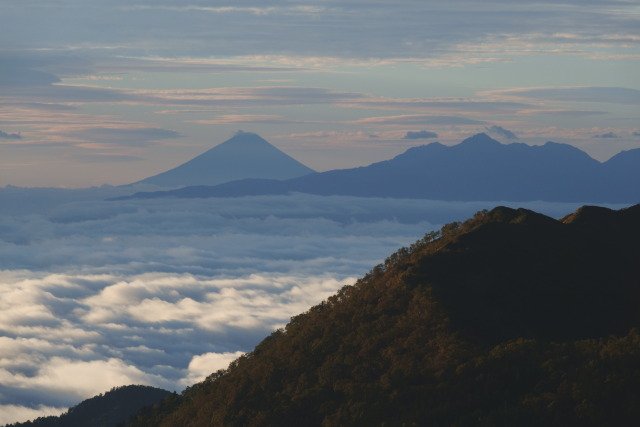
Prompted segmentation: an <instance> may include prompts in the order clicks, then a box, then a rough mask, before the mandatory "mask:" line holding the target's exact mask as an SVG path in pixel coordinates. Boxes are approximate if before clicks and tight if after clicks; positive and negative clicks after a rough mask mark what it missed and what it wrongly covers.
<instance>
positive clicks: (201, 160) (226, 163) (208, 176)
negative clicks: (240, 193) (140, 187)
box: [140, 131, 314, 187]
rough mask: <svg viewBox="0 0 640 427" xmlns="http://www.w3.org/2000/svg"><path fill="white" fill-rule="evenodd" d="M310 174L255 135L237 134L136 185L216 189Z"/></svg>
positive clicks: (240, 132) (248, 133)
mask: <svg viewBox="0 0 640 427" xmlns="http://www.w3.org/2000/svg"><path fill="white" fill-rule="evenodd" d="M313 172H314V171H313V169H310V168H308V167H307V166H305V165H303V164H302V163H300V162H298V161H297V160H295V159H294V158H292V157H290V156H288V155H287V154H285V153H283V152H282V151H280V150H279V149H278V148H276V147H274V146H273V145H271V144H270V143H269V142H267V141H266V140H265V139H263V138H261V137H260V136H258V135H257V134H255V133H251V132H243V131H238V132H236V134H235V135H234V136H233V137H232V138H230V139H228V140H227V141H225V142H223V143H222V144H219V145H216V146H215V147H213V148H211V149H210V150H208V151H206V152H204V153H202V154H201V155H199V156H197V157H195V158H193V159H191V160H189V161H188V162H186V163H183V164H182V165H180V166H178V167H176V168H174V169H171V170H168V171H166V172H163V173H160V174H158V175H155V176H152V177H149V178H146V179H144V180H142V181H140V183H144V184H152V185H157V186H161V187H184V186H193V185H217V184H222V183H225V182H229V181H235V180H241V179H250V178H259V179H277V180H280V179H290V178H296V177H300V176H303V175H307V174H310V173H313Z"/></svg>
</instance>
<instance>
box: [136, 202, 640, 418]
mask: <svg viewBox="0 0 640 427" xmlns="http://www.w3.org/2000/svg"><path fill="white" fill-rule="evenodd" d="M639 240H640V205H637V206H634V207H631V208H628V209H624V210H621V211H611V210H608V209H605V208H595V207H585V208H581V209H580V210H579V211H577V212H575V213H574V214H571V215H569V216H567V217H565V218H563V219H562V220H560V221H556V220H554V219H551V218H548V217H546V216H543V215H540V214H537V213H535V212H531V211H527V210H524V209H519V210H513V209H509V208H502V207H500V208H496V209H494V210H492V211H490V212H479V213H478V214H476V215H475V217H474V218H472V219H470V220H468V221H466V222H464V223H462V224H459V223H454V224H449V225H447V226H445V227H444V228H443V229H442V230H441V232H439V233H430V234H428V235H427V236H425V237H424V239H422V240H420V241H418V242H416V243H415V244H414V245H412V246H411V247H409V248H402V249H401V250H399V251H398V252H397V253H395V254H393V255H392V256H390V257H389V258H388V259H387V260H386V261H385V263H384V264H383V265H379V266H377V267H375V268H374V269H373V270H372V271H371V272H370V273H369V274H368V275H366V276H365V277H364V278H362V279H361V280H359V281H358V282H357V283H356V284H355V285H354V286H347V287H345V288H343V289H342V290H340V291H339V292H338V293H337V294H336V295H334V296H332V297H330V298H329V299H328V300H327V301H324V302H323V303H322V304H320V305H317V306H315V307H313V308H311V309H310V310H309V311H308V312H306V313H303V314H300V315H299V316H296V317H294V318H292V320H291V322H290V323H289V324H288V325H287V326H286V327H285V328H284V329H282V330H278V331H276V332H274V333H273V334H272V335H271V336H269V337H268V338H266V339H265V340H264V341H262V342H261V343H260V344H259V345H258V346H257V347H256V348H255V350H254V351H253V352H251V353H249V354H247V355H245V356H243V357H241V358H240V359H238V360H236V361H235V362H233V363H232V364H231V365H230V366H229V368H228V369H227V370H221V371H218V372H216V373H213V374H212V375H211V376H209V377H208V378H207V379H206V380H205V381H204V382H202V383H199V384H196V385H194V386H192V387H190V388H188V389H187V390H185V392H184V393H183V394H182V395H181V396H171V397H170V398H168V399H166V400H165V401H164V403H163V404H162V405H161V406H159V407H158V406H156V407H154V409H153V410H148V411H146V412H144V413H142V414H139V415H138V416H137V417H136V419H135V420H134V421H133V423H132V425H134V426H150V425H154V426H155V425H159V426H206V425H220V426H222V425H225V426H251V425H325V426H339V425H518V426H522V425H531V426H539V425H635V422H636V421H637V419H639V417H640V332H639V331H638V329H635V328H637V327H638V326H640V310H639V302H640V268H639V266H640V245H638V243H637V242H638V241H639Z"/></svg>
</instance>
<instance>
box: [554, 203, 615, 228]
mask: <svg viewBox="0 0 640 427" xmlns="http://www.w3.org/2000/svg"><path fill="white" fill-rule="evenodd" d="M614 215H616V211H614V210H612V209H609V208H606V207H603V206H582V207H581V208H579V209H578V210H577V211H575V212H574V213H572V214H569V215H567V216H565V217H564V218H562V219H561V220H560V221H561V222H563V223H565V224H602V223H603V222H606V221H610V220H611V218H612V217H613V216H614Z"/></svg>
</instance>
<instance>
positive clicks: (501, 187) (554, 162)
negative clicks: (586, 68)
mask: <svg viewBox="0 0 640 427" xmlns="http://www.w3.org/2000/svg"><path fill="white" fill-rule="evenodd" d="M290 192H301V193H310V194H318V195H351V196H361V197H394V198H425V199H434V200H457V201H478V200H509V201H531V200H545V201H558V202H559V201H562V202H585V201H590V202H602V203H604V202H608V203H636V202H638V200H640V157H639V156H638V155H637V153H635V150H631V151H629V152H625V153H620V154H619V155H618V156H615V157H614V158H612V159H611V160H610V161H608V162H606V163H604V164H603V163H600V162H598V161H597V160H594V159H592V158H591V157H589V156H588V155H587V154H586V153H584V152H583V151H580V150H579V149H577V148H575V147H572V146H570V145H566V144H557V143H553V142H548V143H546V144H544V145H542V146H529V145H526V144H520V143H514V144H507V145H504V144H501V143H499V142H498V141H495V140H493V139H491V138H490V137H488V136H487V135H485V134H478V135H475V136H473V137H471V138H468V139H466V140H464V141H462V142H461V143H460V144H458V145H454V146H451V147H447V146H444V145H442V144H439V143H437V142H435V143H432V144H429V145H425V146H420V147H414V148H410V149H409V150H407V151H406V152H405V153H403V154H400V155H399V156H396V157H395V158H393V159H390V160H386V161H383V162H378V163H374V164H372V165H369V166H366V167H360V168H354V169H342V170H333V171H328V172H322V173H314V174H308V175H305V176H301V177H298V178H292V179H288V180H285V181H282V182H280V181H273V180H258V179H244V180H240V181H235V182H228V183H225V184H221V185H218V186H215V187H200V188H186V189H178V190H173V191H170V192H160V193H139V194H136V195H134V196H133V197H136V198H151V197H167V196H169V197H229V196H244V195H258V194H286V193H290Z"/></svg>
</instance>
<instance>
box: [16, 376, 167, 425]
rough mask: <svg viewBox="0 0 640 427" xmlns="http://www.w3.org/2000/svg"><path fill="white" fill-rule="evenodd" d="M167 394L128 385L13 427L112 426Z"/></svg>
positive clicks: (156, 389) (121, 422) (153, 389)
mask: <svg viewBox="0 0 640 427" xmlns="http://www.w3.org/2000/svg"><path fill="white" fill-rule="evenodd" d="M169 395H171V393H170V392H168V391H166V390H162V389H159V388H155V387H149V386H142V385H129V386H124V387H117V388H114V389H112V390H110V391H108V392H106V393H105V394H100V395H98V396H94V397H92V398H90V399H86V400H83V401H82V402H80V403H79V404H78V405H76V406H74V407H73V408H71V409H69V410H68V411H67V412H65V413H64V414H62V415H60V416H58V417H53V416H51V417H41V418H37V419H36V420H34V421H27V422H25V423H15V424H9V425H8V426H7V427H9V426H14V427H88V426H91V427H115V426H119V425H124V423H125V422H126V421H127V420H128V419H129V418H130V417H131V416H132V415H134V414H135V413H136V412H138V411H140V409H142V408H143V407H145V406H150V405H153V404H156V403H158V402H160V400H162V399H163V398H165V397H167V396H169Z"/></svg>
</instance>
